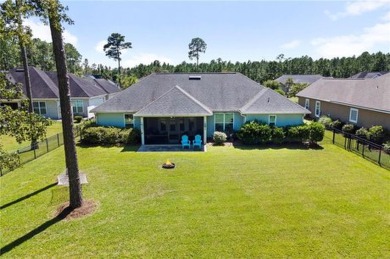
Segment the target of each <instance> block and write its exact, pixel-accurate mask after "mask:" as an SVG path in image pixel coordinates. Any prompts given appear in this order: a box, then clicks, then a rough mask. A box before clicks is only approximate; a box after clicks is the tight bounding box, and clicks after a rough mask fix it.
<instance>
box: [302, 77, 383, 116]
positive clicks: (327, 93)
mask: <svg viewBox="0 0 390 259" xmlns="http://www.w3.org/2000/svg"><path fill="white" fill-rule="evenodd" d="M297 96H298V97H303V98H311V99H316V100H320V101H326V102H331V103H336V104H342V105H347V106H351V107H356V108H364V109H368V110H375V111H379V112H385V113H390V101H389V100H390V73H388V74H385V75H383V76H380V77H377V78H375V79H321V80H319V81H317V82H315V83H313V84H312V85H310V86H308V87H307V88H305V89H304V90H302V91H301V92H299V93H298V94H297Z"/></svg>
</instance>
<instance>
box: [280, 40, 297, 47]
mask: <svg viewBox="0 0 390 259" xmlns="http://www.w3.org/2000/svg"><path fill="white" fill-rule="evenodd" d="M300 45H301V41H300V40H293V41H290V42H287V43H284V44H283V45H281V46H280V47H281V48H282V49H295V48H297V47H299V46H300Z"/></svg>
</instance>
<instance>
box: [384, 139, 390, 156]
mask: <svg viewBox="0 0 390 259" xmlns="http://www.w3.org/2000/svg"><path fill="white" fill-rule="evenodd" d="M383 151H385V153H386V154H390V141H387V142H386V143H385V144H383Z"/></svg>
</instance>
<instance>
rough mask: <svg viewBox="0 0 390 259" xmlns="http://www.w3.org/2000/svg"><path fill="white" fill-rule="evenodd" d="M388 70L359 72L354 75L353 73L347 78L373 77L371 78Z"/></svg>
mask: <svg viewBox="0 0 390 259" xmlns="http://www.w3.org/2000/svg"><path fill="white" fill-rule="evenodd" d="M387 73H389V72H360V73H357V74H356V75H353V76H351V77H349V78H351V79H358V78H359V79H373V78H376V77H378V76H382V75H384V74H387Z"/></svg>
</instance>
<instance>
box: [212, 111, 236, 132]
mask: <svg viewBox="0 0 390 259" xmlns="http://www.w3.org/2000/svg"><path fill="white" fill-rule="evenodd" d="M233 117H234V115H233V113H217V114H215V115H214V123H215V131H233Z"/></svg>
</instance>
